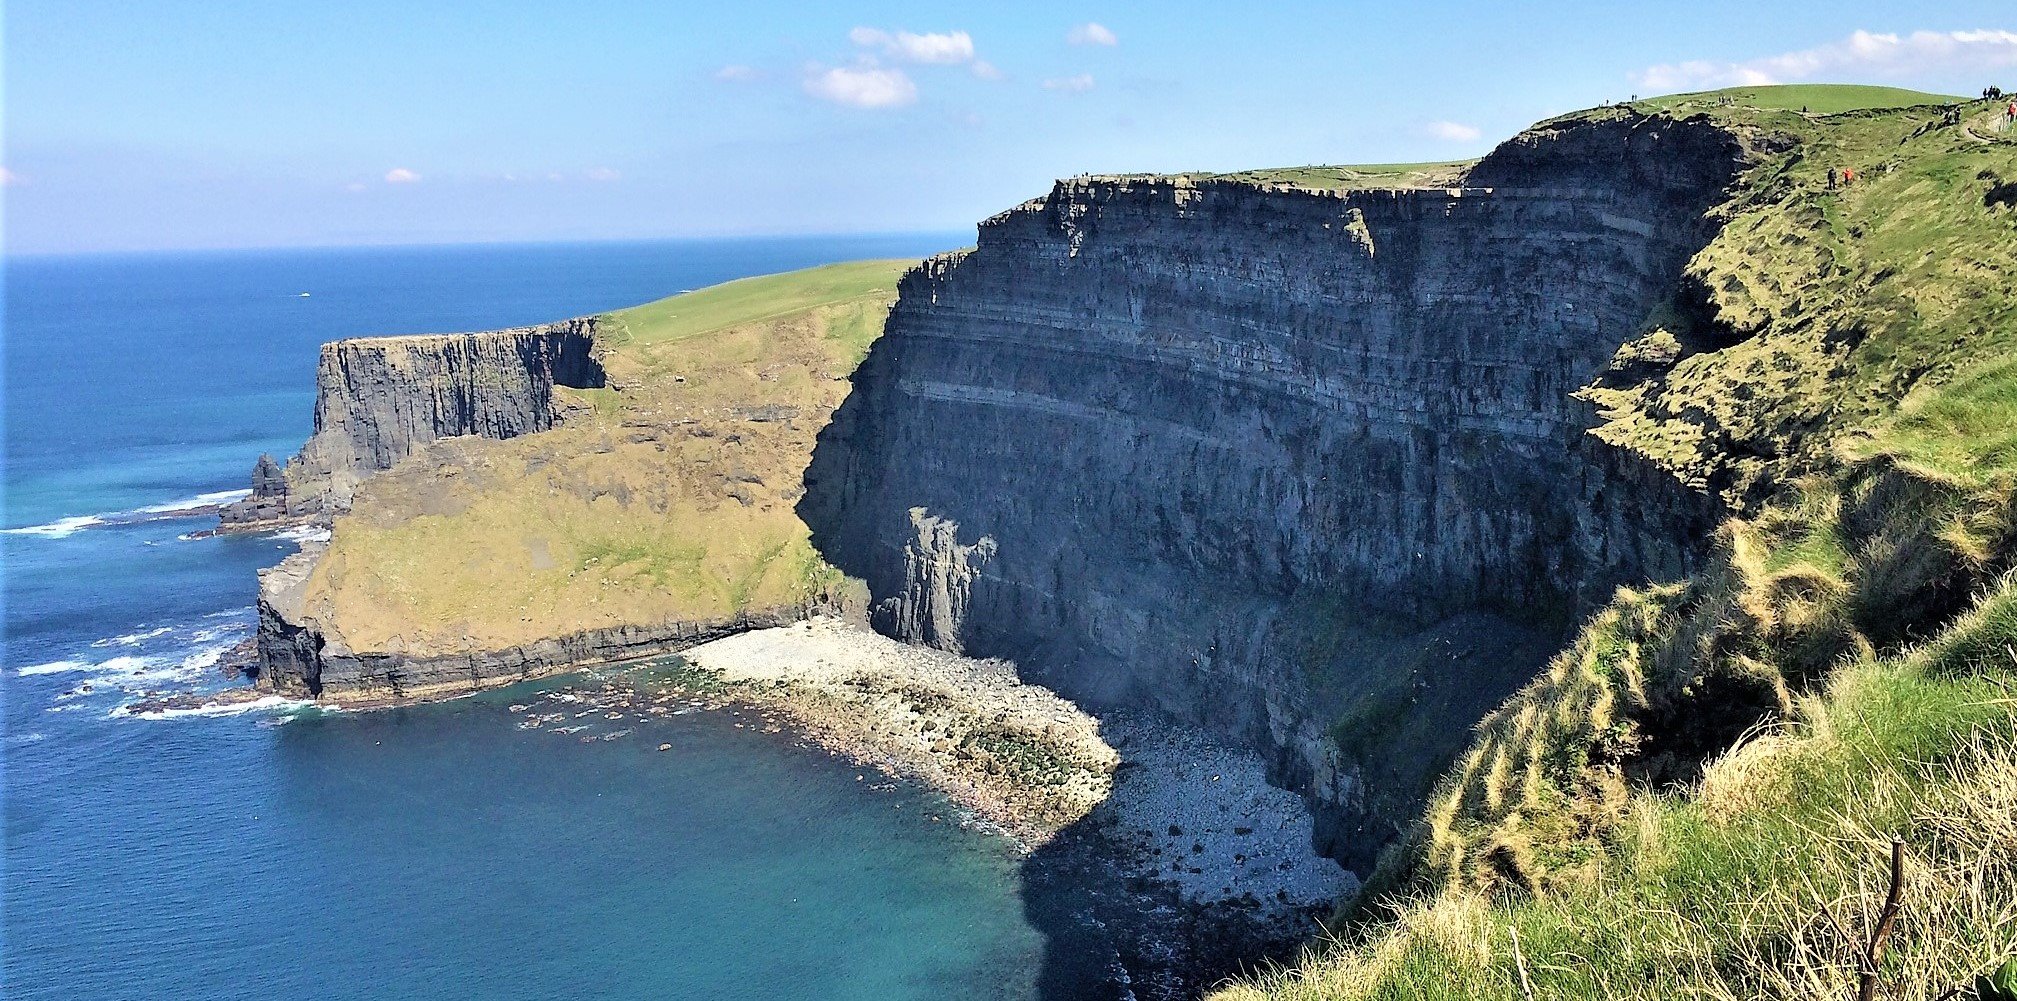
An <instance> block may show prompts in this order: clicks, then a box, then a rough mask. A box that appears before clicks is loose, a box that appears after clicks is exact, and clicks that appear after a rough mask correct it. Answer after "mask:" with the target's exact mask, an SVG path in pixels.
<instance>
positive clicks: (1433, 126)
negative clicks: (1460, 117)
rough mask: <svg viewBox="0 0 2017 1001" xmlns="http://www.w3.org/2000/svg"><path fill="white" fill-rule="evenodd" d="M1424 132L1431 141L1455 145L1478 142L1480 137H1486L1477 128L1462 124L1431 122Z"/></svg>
mask: <svg viewBox="0 0 2017 1001" xmlns="http://www.w3.org/2000/svg"><path fill="white" fill-rule="evenodd" d="M1422 131H1423V132H1424V133H1427V134H1428V136H1429V138H1431V139H1441V140H1443V141H1444V142H1453V143H1467V142H1476V141H1477V140H1478V137H1479V136H1481V135H1484V133H1483V132H1480V131H1479V130H1478V127H1477V126H1475V125H1465V124H1464V123H1462V122H1430V123H1429V124H1427V125H1424V126H1422Z"/></svg>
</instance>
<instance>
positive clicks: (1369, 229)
mask: <svg viewBox="0 0 2017 1001" xmlns="http://www.w3.org/2000/svg"><path fill="white" fill-rule="evenodd" d="M1744 159H1745V151H1744V148H1743V146H1742V144H1741V143H1740V142H1739V140H1738V138H1737V137H1735V136H1733V135H1731V134H1729V133H1727V132H1725V131H1722V130H1720V129H1718V128H1716V127H1714V126H1711V125H1709V124H1706V123H1703V122H1676V121H1673V120H1671V119H1665V118H1646V117H1638V116H1632V115H1626V114H1621V115H1618V116H1615V117H1612V118H1610V119H1609V120H1605V121H1596V122H1588V121H1586V122H1580V123H1569V124H1562V125H1557V126H1546V125H1544V126H1542V127H1539V128H1537V129H1535V130H1533V131H1530V132H1529V133H1526V134H1524V135H1522V136H1521V137H1519V138H1518V139H1515V140H1513V141H1512V142H1509V143H1507V144H1506V145H1504V146H1502V147H1501V148H1500V149H1499V150H1497V151H1496V152H1494V153H1493V154H1492V155H1491V156H1489V157H1487V158H1486V159H1485V160H1484V161H1482V162H1481V163H1479V164H1478V165H1477V166H1476V167H1475V168H1474V169H1473V170H1472V171H1471V172H1470V175H1469V177H1468V178H1467V179H1466V181H1465V182H1464V186H1463V187H1461V188H1452V189H1434V190H1405V191H1357V192H1323V191H1309V190H1301V189H1294V188H1289V187H1279V186H1270V185H1257V184H1252V183H1239V182H1229V181H1210V180H1206V181H1196V182H1193V181H1187V180H1182V179H1170V178H1081V179H1076V180H1071V181H1064V182H1060V183H1059V184H1058V185H1057V186H1056V187H1055V188H1054V189H1053V190H1052V191H1051V193H1050V194H1049V195H1048V196H1046V197H1044V198H1040V199H1037V200H1034V201H1031V202H1029V203H1026V204H1024V205H1022V206H1019V207H1017V208H1015V209H1013V210H1011V211H1008V212H1005V213H1003V214H1001V215H999V216H996V217H994V218H992V219H990V220H988V221H986V222H985V223H983V224H982V226H981V229H980V237H979V241H978V246H977V247H976V249H974V250H971V251H967V252H963V253H960V254H954V255H948V256H944V257H940V258H936V259H934V260H932V261H929V262H927V263H926V264H925V265H924V266H922V267H920V268H919V269H917V270H916V271H913V272H912V273H911V274H910V275H909V276H907V277H906V278H905V280H904V282H903V284H902V288H901V298H900V300H899V302H898V303H897V305H896V307H895V310H894V312H893V313H892V315H891V317H890V320H889V323H888V326H887V332H886V333H885V335H884V336H883V338H882V339H881V340H880V341H878V342H877V343H876V345H875V346H874V348H873V349H872V351H871V353H870V354H869V357H868V359H867V361H866V362H865V363H864V364H863V365H862V367H861V369H860V370H859V371H858V372H857V373H856V376H855V382H854V389H853V393H852V395H851V396H850V397H849V398H848V400H847V402H846V403H845V404H844V405H843V406H842V408H841V410H840V411H839V413H838V414H837V415H836V417H835V421H834V423H833V424H832V425H831V426H830V427H829V428H828V430H827V432H826V433H825V434H823V435H822V437H821V441H820V445H819V448H818V450H817V452H816V453H815V456H814V460H813V464H812V467H811V468H810V470H809V471H808V473H807V477H806V486H807V495H806V497H805V499H804V500H803V502H802V503H801V505H800V513H801V515H802V516H803V517H804V518H805V520H806V522H807V523H808V524H809V525H810V526H811V527H812V529H813V531H814V540H815V544H816V545H817V546H819V548H820V549H821V551H822V552H823V553H824V554H825V555H826V556H827V558H828V559H829V560H831V561H833V562H834V563H835V564H836V565H838V566H839V567H841V568H842V569H844V570H846V571H847V572H849V573H850V574H853V575H856V576H859V577H862V578H865V579H866V580H867V581H868V584H869V587H870V590H871V592H872V594H873V596H874V599H875V602H876V604H875V608H874V617H875V622H876V624H877V626H878V628H881V629H883V630H885V631H887V632H889V633H892V634H894V635H896V636H898V637H900V638H904V639H909V640H914V641H919V642H926V643H930V644H933V645H937V646H941V647H947V648H951V649H958V650H963V651H965V652H967V653H970V654H974V655H979V656H1006V657H1012V658H1015V659H1017V660H1018V661H1019V662H1021V663H1022V665H1023V666H1024V668H1025V669H1026V671H1028V672H1030V673H1032V674H1034V676H1035V677H1034V680H1040V681H1042V682H1044V683H1046V684H1049V685H1051V686H1053V687H1054V688H1056V689H1058V690H1059V691H1060V692H1062V693H1064V694H1066V695H1068V696H1072V697H1076V698H1079V699H1083V700H1087V701H1089V702H1091V703H1093V704H1096V705H1097V704H1100V703H1126V704H1139V705H1148V706H1153V707H1156V708H1159V709H1161V710H1163V711H1165V712H1168V713H1170V714H1172V715H1174V716H1176V717H1178V718H1180V719H1184V720H1188V721H1192V722H1196V723H1200V724H1203V725H1205V726H1208V727H1211V728H1213V729H1216V730H1218V731H1220V732H1223V733H1226V734H1230V735H1233V736H1236V737H1238V738H1241V739H1243V740H1246V741H1248V742H1250V743H1252V744H1253V745H1255V746H1257V747H1259V748H1261V749H1263V750H1264V751H1266V752H1268V753H1270V754H1271V755H1272V756H1273V760H1274V761H1275V767H1276V772H1277V777H1278V778H1279V780H1280V781H1282V782H1283V783H1284V784H1286V785H1288V786H1289V787H1291V788H1295V789H1298V790H1301V791H1303V792H1305V793H1306V794H1308V795H1309V796H1310V798H1311V800H1312V802H1313V804H1314V805H1315V806H1317V807H1318V810H1319V813H1320V816H1321V818H1322V824H1321V827H1320V834H1319V837H1320V840H1321V841H1323V842H1324V844H1323V845H1321V847H1323V848H1324V849H1325V850H1327V851H1329V852H1331V853H1334V854H1336V855H1338V856H1339V857H1340V858H1341V859H1344V860H1346V861H1347V862H1349V863H1351V864H1353V865H1355V866H1358V867H1361V868H1363V867H1365V866H1366V865H1367V864H1369V863H1370V861H1371V858H1372V855H1373V853H1374V852H1375V851H1376V850H1377V849H1378V847H1379V845H1380V844H1381V843H1382V842H1384V841H1385V840H1386V839H1387V837H1388V835H1389V834H1391V833H1392V831H1393V830H1394V826H1393V825H1394V824H1396V823H1398V822H1400V821H1401V820H1402V819H1404V818H1405V817H1406V816H1407V815H1408V813H1409V811H1410V810H1411V809H1412V807H1413V806H1414V805H1415V803H1416V800H1417V797H1418V796H1419V793H1420V791H1421V786H1422V784H1423V783H1426V782H1427V781H1429V779H1430V777H1431V776H1433V775H1434V774H1435V773H1436V771H1437V770H1438V769H1439V768H1440V767H1441V765H1442V764H1443V763H1444V761H1445V759H1446V758H1447V756H1448V755H1449V754H1451V753H1454V751H1455V750H1456V748H1457V747H1458V746H1459V745H1460V743H1461V741H1462V740H1463V738H1464V736H1465V734H1466V732H1467V731H1468V728H1469V725H1470V724H1471V723H1472V722H1474V721H1475V720H1476V719H1478V718H1479V717H1480V716H1482V715H1483V713H1484V712H1485V711H1487V710H1489V709H1490V708H1491V707H1492V706H1493V705H1495V704H1496V703H1498V702H1499V701H1500V700H1501V699H1503V698H1504V697H1505V696H1506V695H1507V694H1509V693H1510V692H1511V691H1512V690H1513V689H1514V688H1515V687H1517V686H1518V685H1519V684H1521V683H1523V682H1524V681H1525V680H1527V678H1528V677H1530V676H1531V675H1532V673H1533V672H1534V671H1535V670H1536V669H1537V668H1538V666H1539V665H1540V663H1541V661H1542V660H1543V659H1544V658H1545V656H1546V655H1547V653H1548V652H1549V651H1550V650H1551V649H1553V648H1554V646H1555V645H1556V641H1557V640H1559V639H1560V637H1561V635H1562V634H1563V631H1564V630H1565V629H1566V627H1567V626H1568V624H1569V623H1570V622H1571V621H1572V618H1573V616H1574V614H1575V613H1576V612H1578V611H1579V610H1582V609H1587V608H1588V607H1590V606H1591V605H1592V604H1593V603H1595V602H1599V601H1601V600H1603V599H1605V598H1607V597H1608V596H1609V594H1610V591H1611V590H1612V589H1613V588H1614V587H1615V586H1616V585H1617V584H1619V583H1623V582H1630V581H1635V580H1642V579H1646V578H1671V577H1674V576H1677V575H1679V574H1681V573H1683V572H1684V570H1685V569H1686V567H1687V566H1688V565H1689V563H1690V561H1691V557H1692V554H1693V544H1692V540H1695V539H1698V538H1700V537H1701V536H1702V535H1703V534H1704V532H1705V530H1706V527H1707V526H1708V525H1709V524H1711V523H1712V521H1713V519H1714V518H1715V516H1716V511H1715V509H1714V505H1713V502H1711V501H1710V500H1709V499H1708V498H1706V497H1704V496H1702V495H1700V494H1698V493H1694V492H1691V491H1689V490H1686V489H1684V488H1682V487H1681V486H1680V485H1679V484H1677V483H1676V482H1674V481H1673V480H1672V479H1671V478H1670V477H1667V476H1666V475H1664V474H1662V473H1659V472H1658V471H1657V470H1655V469H1654V468H1653V467H1652V466H1651V465H1650V464H1648V463H1644V462H1642V461H1640V460H1638V459H1637V457H1635V456H1632V455H1627V454H1621V453H1618V452H1616V451H1615V450H1612V449H1610V448H1608V447H1607V446H1604V445H1603V444H1602V443H1601V442H1598V441H1597V440H1596V439H1594V438H1592V437H1590V436H1588V435H1586V434H1585V431H1586V430H1587V429H1588V428H1590V427H1592V426H1593V425H1594V423H1595V415H1594V414H1593V413H1592V411H1591V409H1590V408H1589V407H1588V405H1586V404H1584V403H1582V402H1580V401H1579V400H1578V399H1577V398H1576V396H1575V395H1574V394H1575V392H1576V390H1577V389H1579V388H1580V387H1582V386H1584V385H1586V384H1587V383H1589V382H1590V381H1591V380H1592V379H1593V378H1594V377H1595V376H1596V375H1597V374H1598V373H1599V372H1600V371H1602V370H1603V368H1604V367H1605V365H1606V363H1607V362H1608V361H1610V359H1611V358H1612V356H1613V354H1614V353H1615V352H1616V351H1617V349H1618V348H1619V347H1620V345H1621V344H1623V343H1625V342H1626V341H1629V340H1631V339H1633V338H1635V337H1637V336H1638V335H1639V334H1641V333H1643V332H1644V323H1645V321H1646V318H1647V317H1648V315H1649V313H1651V312H1652V311H1653V310H1655V309H1656V308H1657V307H1659V306H1661V305H1662V304H1663V303H1666V302H1668V301H1669V300H1670V299H1672V298H1674V297H1675V296H1676V294H1677V291H1678V290H1679V289H1680V285H1681V276H1682V271H1683V267H1684V265H1685V264H1686V262H1687V261H1688V260H1689V258H1690V257H1691V256H1692V255H1693V254H1694V253H1695V252H1696V251H1697V250H1698V249H1700V248H1701V247H1702V246H1703V245H1704V244H1705V243H1706V242H1707V241H1708V240H1709V238H1710V237H1711V236H1712V235H1713V233H1714V232H1715V226H1714V223H1713V222H1712V221H1711V220H1710V218H1709V217H1708V215H1707V212H1708V210H1709V209H1711V208H1712V207H1713V206H1715V205H1716V204H1717V203H1718V202H1719V201H1721V199H1722V197H1723V192H1724V191H1725V190H1726V188H1727V186H1728V184H1729V183H1730V181H1731V180H1732V178H1733V177H1734V175H1735V173H1736V172H1737V170H1738V169H1740V167H1741V166H1742V164H1743V162H1744Z"/></svg>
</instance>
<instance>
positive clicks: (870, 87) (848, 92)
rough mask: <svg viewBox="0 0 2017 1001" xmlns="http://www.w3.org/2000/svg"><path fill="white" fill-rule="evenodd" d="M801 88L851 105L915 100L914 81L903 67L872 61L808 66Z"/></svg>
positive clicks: (873, 105)
mask: <svg viewBox="0 0 2017 1001" xmlns="http://www.w3.org/2000/svg"><path fill="white" fill-rule="evenodd" d="M805 92H806V93H808V94H811V95H812V96H814V97H817V98H819V99H820V100H822V101H832V102H833V103H835V104H845V105H847V106H849V107H852V108H896V107H902V106H903V105H906V104H911V103H914V102H916V101H917V84H915V83H912V82H911V79H910V77H909V76H908V75H906V74H905V73H904V71H902V70H900V69H886V68H883V67H878V66H875V65H873V64H869V65H862V66H857V67H853V68H849V67H845V66H835V67H831V68H823V67H820V66H817V65H815V66H812V67H810V68H809V69H808V70H807V75H806V78H805Z"/></svg>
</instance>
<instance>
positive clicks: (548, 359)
mask: <svg viewBox="0 0 2017 1001" xmlns="http://www.w3.org/2000/svg"><path fill="white" fill-rule="evenodd" d="M595 324H596V321H595V319H594V318H593V317H588V318H583V319H576V320H567V321H563V322H560V323H551V324H545V325H542V326H534V327H518V328H514V329H510V330H492V331H483V332H480V333H467V334H438V335H419V336H406V337H366V338H356V339H352V340H344V341H336V342H334V343H331V344H325V345H323V347H322V356H321V359H320V361H319V362H318V363H317V365H316V370H315V425H314V427H315V432H314V434H313V435H312V436H311V437H310V438H309V439H308V442H307V443H306V444H305V445H303V446H302V449H301V451H300V453H299V454H297V455H295V456H294V457H293V458H291V459H289V460H288V461H287V464H286V465H285V466H281V465H280V464H279V463H276V462H274V460H273V458H272V457H271V456H264V455H262V456H260V457H259V462H258V464H257V465H256V466H255V467H254V468H253V472H252V495H251V496H250V497H248V498H246V499H245V500H243V501H240V502H238V503H236V504H233V505H231V506H230V507H228V508H226V509H225V510H224V512H223V515H222V518H221V527H222V528H223V529H224V530H227V531H231V530H247V529H256V528H259V527H263V526H269V525H272V524H275V523H280V522H286V521H289V520H302V519H322V520H327V519H328V518H329V517H331V516H333V515H335V514H337V513H340V512H342V511H345V510H348V509H349V506H350V500H351V496H352V495H353V494H354V493H355V492H356V490H357V485H358V484H359V483H360V482H362V481H363V480H364V479H365V478H366V477H368V476H370V475H372V474H373V473H377V472H380V471H383V470H387V469H391V468H392V467H393V466H394V465H396V464H397V463H398V462H399V460H401V459H404V458H406V457H407V456H408V455H411V454H413V452H414V451H415V450H417V449H419V448H420V447H421V446H424V445H426V444H427V443H429V442H432V441H434V440H436V439H440V438H452V437H457V436H460V435H476V436H479V437H484V438H493V439H504V438H513V437H517V436H519V435H523V434H533V433H537V432H540V431H545V430H549V429H551V428H553V427H554V426H555V425H557V424H558V423H559V421H560V416H561V407H560V401H559V399H558V398H557V397H556V396H555V395H554V389H555V387H573V388H576V389H590V388H595V387H599V386H601V385H603V372H602V365H601V362H600V361H599V360H598V359H597V358H596V354H595Z"/></svg>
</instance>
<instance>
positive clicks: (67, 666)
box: [14, 660, 98, 677]
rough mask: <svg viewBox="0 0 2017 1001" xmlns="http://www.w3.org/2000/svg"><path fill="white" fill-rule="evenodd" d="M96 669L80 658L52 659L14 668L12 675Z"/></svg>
mask: <svg viewBox="0 0 2017 1001" xmlns="http://www.w3.org/2000/svg"><path fill="white" fill-rule="evenodd" d="M97 669H98V665H96V664H86V663H84V662H83V661H81V660H52V661H50V662H49V663H47V664H36V665H33V666H31V667H22V668H16V669H15V671H14V675H15V677H27V676H28V675H32V674H68V673H70V672H71V671H95V670H97Z"/></svg>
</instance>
